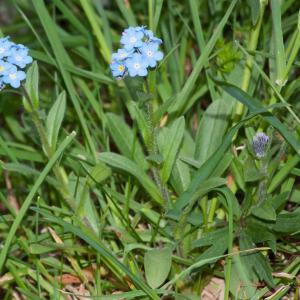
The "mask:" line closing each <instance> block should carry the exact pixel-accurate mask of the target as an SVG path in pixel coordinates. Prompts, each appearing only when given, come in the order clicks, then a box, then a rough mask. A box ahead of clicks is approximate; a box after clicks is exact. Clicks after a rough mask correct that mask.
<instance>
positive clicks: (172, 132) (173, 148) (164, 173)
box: [161, 117, 185, 182]
mask: <svg viewBox="0 0 300 300" xmlns="http://www.w3.org/2000/svg"><path fill="white" fill-rule="evenodd" d="M184 126H185V121H184V117H180V118H178V119H177V120H175V121H174V123H173V124H172V126H171V127H170V129H169V128H164V129H165V130H164V131H163V132H162V135H163V138H164V141H163V148H162V149H161V153H162V155H163V157H164V163H163V167H162V170H161V178H162V181H163V182H167V181H168V179H169V177H170V175H171V172H172V169H173V166H174V163H175V160H176V157H177V154H178V151H179V148H180V145H181V142H182V138H183V134H184Z"/></svg>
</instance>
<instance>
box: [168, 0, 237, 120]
mask: <svg viewBox="0 0 300 300" xmlns="http://www.w3.org/2000/svg"><path fill="white" fill-rule="evenodd" d="M236 3H237V0H233V1H231V3H230V6H229V7H228V9H227V12H226V14H225V15H224V17H223V18H222V20H221V21H220V23H219V25H218V26H217V28H216V30H215V31H214V34H213V36H212V37H211V38H210V40H209V41H208V43H207V44H206V47H205V49H204V51H203V53H202V54H201V56H200V57H199V58H198V60H197V62H196V64H195V66H194V69H193V71H192V73H191V75H190V76H189V78H188V79H187V80H186V82H185V84H184V86H183V88H182V89H181V91H180V92H179V94H178V95H177V97H176V99H175V100H174V104H173V106H171V109H170V110H169V111H170V112H171V113H176V114H180V113H181V111H182V110H183V109H184V106H185V104H186V102H187V100H188V98H189V96H190V94H191V92H192V90H193V88H194V86H195V83H196V80H197V79H198V77H199V74H200V72H201V71H202V69H203V67H204V65H205V62H206V61H207V59H208V57H209V55H210V53H211V51H212V50H213V48H214V46H215V44H216V42H217V40H218V39H219V38H220V36H221V33H222V30H223V28H224V26H225V25H226V23H227V21H228V19H229V17H230V15H231V13H232V11H233V9H234V7H235V4H236Z"/></svg>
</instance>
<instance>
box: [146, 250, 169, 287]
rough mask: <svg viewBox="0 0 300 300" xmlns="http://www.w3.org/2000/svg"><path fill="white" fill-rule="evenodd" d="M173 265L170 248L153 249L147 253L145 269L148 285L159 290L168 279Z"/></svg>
mask: <svg viewBox="0 0 300 300" xmlns="http://www.w3.org/2000/svg"><path fill="white" fill-rule="evenodd" d="M171 265H172V251H171V249H170V248H163V249H152V250H149V251H147V252H146V253H145V257H144V267H145V275H146V280H147V283H148V284H149V285H150V286H151V287H152V288H153V289H155V288H158V287H159V286H161V285H162V284H163V283H164V282H165V280H166V279H167V277H168V275H169V272H170V270H171Z"/></svg>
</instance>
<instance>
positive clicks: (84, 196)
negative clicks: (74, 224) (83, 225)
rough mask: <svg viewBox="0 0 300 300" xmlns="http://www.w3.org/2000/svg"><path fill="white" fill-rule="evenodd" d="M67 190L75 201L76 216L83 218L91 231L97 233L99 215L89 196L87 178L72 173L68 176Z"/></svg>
mask: <svg viewBox="0 0 300 300" xmlns="http://www.w3.org/2000/svg"><path fill="white" fill-rule="evenodd" d="M68 183H69V190H70V192H71V194H72V195H74V199H75V201H76V211H77V213H78V218H80V219H82V218H85V219H86V220H87V221H88V223H89V225H90V226H91V228H92V229H93V231H94V232H95V233H96V234H99V224H100V221H99V215H98V213H97V210H96V208H95V205H94V203H93V201H92V199H91V197H90V192H89V188H88V186H87V180H86V179H85V178H82V177H77V176H76V175H74V174H73V173H72V174H71V175H70V176H69V180H68Z"/></svg>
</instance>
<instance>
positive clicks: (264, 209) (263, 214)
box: [251, 201, 276, 221]
mask: <svg viewBox="0 0 300 300" xmlns="http://www.w3.org/2000/svg"><path fill="white" fill-rule="evenodd" d="M251 213H252V214H253V215H254V216H256V217H257V218H260V219H262V220H266V221H276V211H275V209H274V207H273V206H272V205H271V204H270V203H269V202H267V201H264V202H263V203H262V204H260V205H258V206H255V207H253V208H252V210H251Z"/></svg>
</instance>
